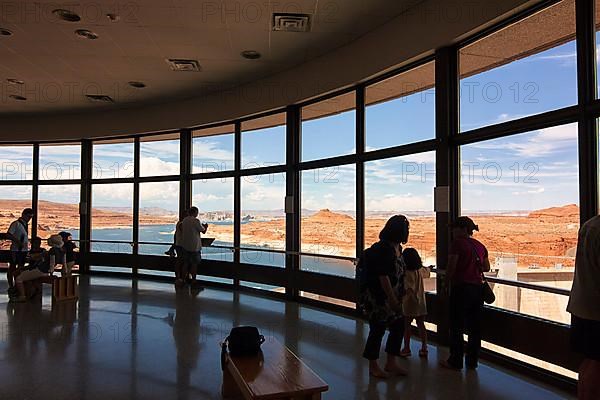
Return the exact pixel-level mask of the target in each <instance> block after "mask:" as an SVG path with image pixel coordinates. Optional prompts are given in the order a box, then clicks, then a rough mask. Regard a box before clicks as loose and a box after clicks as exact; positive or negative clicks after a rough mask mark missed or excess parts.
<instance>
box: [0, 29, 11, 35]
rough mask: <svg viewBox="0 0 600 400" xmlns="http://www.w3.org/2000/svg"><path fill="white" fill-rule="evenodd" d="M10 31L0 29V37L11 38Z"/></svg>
mask: <svg viewBox="0 0 600 400" xmlns="http://www.w3.org/2000/svg"><path fill="white" fill-rule="evenodd" d="M12 34H13V33H12V31H11V30H8V29H6V28H0V36H12Z"/></svg>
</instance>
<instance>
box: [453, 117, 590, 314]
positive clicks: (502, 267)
mask: <svg viewBox="0 0 600 400" xmlns="http://www.w3.org/2000/svg"><path fill="white" fill-rule="evenodd" d="M578 182H579V174H578V156H577V124H569V125H561V126H556V127H552V128H546V129H542V130H538V131H533V132H528V133H523V134H519V135H513V136H509V137H505V138H501V139H495V140H489V141H483V142H478V143H474V144H470V145H466V146H462V148H461V184H462V194H461V197H462V214H463V215H469V216H471V217H473V219H474V220H475V223H477V224H478V225H479V229H480V231H479V232H478V233H476V236H475V237H476V238H477V239H479V240H481V241H482V242H483V243H484V244H485V245H486V246H487V247H488V250H489V252H490V262H491V264H492V269H493V272H494V273H495V274H496V275H497V276H498V277H500V278H504V279H509V280H518V281H523V282H535V283H540V284H543V285H547V286H555V287H560V288H565V289H570V287H571V282H572V279H573V269H574V261H575V249H576V246H577V231H578V228H579V183H578ZM496 290H497V291H498V294H499V296H498V301H497V302H496V303H495V306H498V307H502V308H507V309H511V310H515V311H519V312H522V313H526V314H530V315H535V316H538V317H542V318H547V319H551V320H556V321H561V322H568V318H567V315H566V312H565V311H564V310H565V307H566V301H567V298H566V296H554V295H540V293H538V292H533V291H531V290H530V291H526V290H522V289H520V288H515V287H509V286H506V285H497V287H496ZM549 299H551V300H549Z"/></svg>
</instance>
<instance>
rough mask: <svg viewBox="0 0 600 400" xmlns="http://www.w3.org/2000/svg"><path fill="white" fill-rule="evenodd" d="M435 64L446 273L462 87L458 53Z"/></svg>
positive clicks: (448, 52) (440, 253)
mask: <svg viewBox="0 0 600 400" xmlns="http://www.w3.org/2000/svg"><path fill="white" fill-rule="evenodd" d="M435 57H436V62H435V105H436V107H435V109H436V113H435V123H436V138H437V140H438V148H437V151H436V153H435V154H436V164H435V168H436V178H435V179H436V187H444V186H447V187H448V188H449V199H448V201H449V207H448V210H443V211H439V210H438V211H436V222H435V223H436V257H437V266H438V268H439V269H440V270H445V268H446V264H447V262H448V249H449V248H450V231H449V228H448V224H449V223H450V221H452V220H453V219H454V218H456V217H457V216H458V215H459V214H460V180H459V177H460V166H459V149H458V145H456V144H453V143H452V140H451V139H452V138H453V137H455V136H456V135H458V127H459V123H458V121H459V108H458V107H459V93H458V91H459V89H458V88H459V86H458V79H459V78H458V49H457V48H456V47H445V48H442V49H440V50H438V51H437V52H436V55H435ZM444 276H445V275H443V274H436V289H437V298H438V300H439V301H438V304H439V305H440V309H441V310H444V311H442V312H441V313H439V315H440V319H439V320H438V321H436V322H437V325H438V334H439V337H440V342H441V343H447V342H448V327H449V324H448V316H447V313H446V312H445V310H447V309H448V303H447V302H448V290H447V289H448V288H447V285H446V282H445V279H444Z"/></svg>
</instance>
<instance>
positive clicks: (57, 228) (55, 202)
mask: <svg viewBox="0 0 600 400" xmlns="http://www.w3.org/2000/svg"><path fill="white" fill-rule="evenodd" d="M80 192H81V187H80V185H48V186H45V185H41V186H40V187H39V188H38V197H39V198H38V209H37V228H38V231H37V235H38V236H39V237H41V238H42V239H47V238H48V237H50V235H54V234H57V233H59V232H61V231H68V232H70V233H71V235H73V239H78V238H79V198H80Z"/></svg>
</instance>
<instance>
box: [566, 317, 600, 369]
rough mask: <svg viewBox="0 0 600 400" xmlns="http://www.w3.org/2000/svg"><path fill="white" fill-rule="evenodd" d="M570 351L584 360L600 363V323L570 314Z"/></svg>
mask: <svg viewBox="0 0 600 400" xmlns="http://www.w3.org/2000/svg"><path fill="white" fill-rule="evenodd" d="M571 349H572V350H573V351H574V352H576V353H580V354H583V355H584V356H585V358H589V359H592V360H595V361H600V321H595V320H591V319H583V318H579V317H577V316H575V315H572V314H571Z"/></svg>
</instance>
